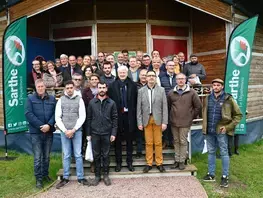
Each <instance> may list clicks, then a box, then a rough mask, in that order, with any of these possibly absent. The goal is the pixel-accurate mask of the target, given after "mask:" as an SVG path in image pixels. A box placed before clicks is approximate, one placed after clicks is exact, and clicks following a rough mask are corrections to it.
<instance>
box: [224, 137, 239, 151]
mask: <svg viewBox="0 0 263 198" xmlns="http://www.w3.org/2000/svg"><path fill="white" fill-rule="evenodd" d="M227 137H228V153H229V155H232V148H233V139H234V147H235V148H234V149H235V151H236V150H238V144H239V135H234V136H231V135H228V136H227Z"/></svg>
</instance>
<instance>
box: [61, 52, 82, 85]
mask: <svg viewBox="0 0 263 198" xmlns="http://www.w3.org/2000/svg"><path fill="white" fill-rule="evenodd" d="M75 73H78V74H80V75H82V70H81V68H80V66H79V65H78V64H77V60H76V57H75V56H70V57H69V66H68V67H65V69H64V71H63V72H62V76H63V83H64V85H65V82H67V81H69V80H72V76H73V75H74V74H75Z"/></svg>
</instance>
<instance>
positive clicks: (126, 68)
mask: <svg viewBox="0 0 263 198" xmlns="http://www.w3.org/2000/svg"><path fill="white" fill-rule="evenodd" d="M121 70H125V71H126V72H128V71H129V69H128V67H126V66H124V65H122V66H120V67H118V72H119V71H121Z"/></svg>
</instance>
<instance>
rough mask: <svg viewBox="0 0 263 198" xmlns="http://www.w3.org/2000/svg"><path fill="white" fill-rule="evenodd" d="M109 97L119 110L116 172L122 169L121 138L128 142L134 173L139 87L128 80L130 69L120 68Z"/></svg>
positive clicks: (128, 158)
mask: <svg viewBox="0 0 263 198" xmlns="http://www.w3.org/2000/svg"><path fill="white" fill-rule="evenodd" d="M108 92H109V97H110V98H111V99H112V100H114V102H115V103H116V106H117V110H118V133H117V136H116V142H115V157H116V163H117V166H116V168H115V171H116V172H119V171H121V168H122V165H121V164H122V145H121V136H122V135H123V136H124V138H125V140H126V151H127V158H126V162H127V165H128V169H129V170H130V171H134V168H133V166H132V162H133V161H132V152H133V146H132V140H133V138H134V136H135V130H136V126H137V123H136V105H137V85H136V83H134V82H133V81H132V80H131V79H130V78H128V68H127V67H126V66H120V67H119V68H118V77H117V78H116V80H115V81H114V82H113V83H111V84H110V85H109V89H108Z"/></svg>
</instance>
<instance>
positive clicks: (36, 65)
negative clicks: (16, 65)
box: [28, 59, 43, 88]
mask: <svg viewBox="0 0 263 198" xmlns="http://www.w3.org/2000/svg"><path fill="white" fill-rule="evenodd" d="M32 66H33V68H32V71H31V72H30V73H29V74H28V86H29V87H30V88H34V87H35V81H36V80H37V79H42V78H43V72H42V70H41V65H40V61H39V60H36V59H35V60H33V62H32Z"/></svg>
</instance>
